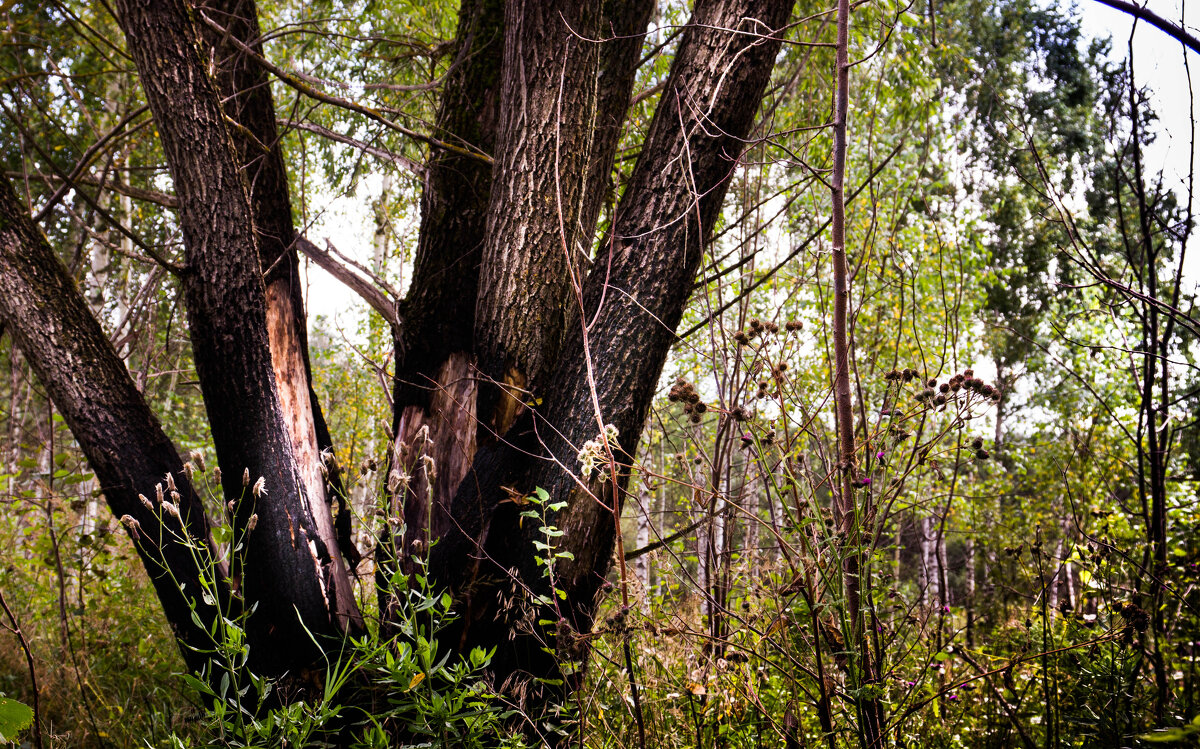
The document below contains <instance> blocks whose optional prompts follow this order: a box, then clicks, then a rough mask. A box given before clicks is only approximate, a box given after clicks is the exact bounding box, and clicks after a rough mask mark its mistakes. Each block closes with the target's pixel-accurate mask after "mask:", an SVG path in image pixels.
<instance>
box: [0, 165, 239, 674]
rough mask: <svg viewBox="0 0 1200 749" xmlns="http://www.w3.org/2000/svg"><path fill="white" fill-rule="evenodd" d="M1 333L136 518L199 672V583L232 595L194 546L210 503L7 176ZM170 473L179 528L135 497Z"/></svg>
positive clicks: (110, 494) (116, 508)
mask: <svg viewBox="0 0 1200 749" xmlns="http://www.w3.org/2000/svg"><path fill="white" fill-rule="evenodd" d="M0 327H7V328H8V330H9V331H10V332H11V333H12V335H13V340H14V342H15V343H16V345H17V346H18V347H20V349H21V351H22V353H24V355H25V357H26V358H27V359H28V360H29V362H30V364H31V365H32V366H33V369H34V371H35V372H36V373H37V376H38V379H39V380H40V381H41V383H42V385H43V386H44V387H45V388H46V392H47V394H48V395H49V396H50V399H51V401H52V402H53V403H54V405H55V406H56V407H57V408H58V410H59V412H61V413H62V415H63V418H64V419H66V422H67V426H69V427H70V429H71V433H72V434H73V435H74V436H75V440H76V441H77V442H78V443H79V446H80V448H81V449H82V450H83V453H84V455H86V456H87V459H88V463H89V464H90V465H91V467H92V470H93V471H95V473H96V478H97V480H98V481H99V483H100V487H101V490H102V491H103V492H104V498H105V500H106V501H107V502H108V506H109V508H110V509H111V510H112V513H113V515H114V516H115V517H117V518H121V517H123V516H126V515H128V516H129V517H131V518H132V519H133V520H134V521H136V523H137V526H136V527H137V528H140V531H136V532H134V533H131V535H132V536H133V538H134V540H135V544H134V545H135V547H136V548H137V551H138V555H139V556H140V557H141V559H142V563H143V564H144V565H145V567H146V571H147V573H149V575H150V579H151V580H152V581H153V582H154V587H155V590H156V592H157V593H158V597H159V599H160V600H161V601H162V605H163V611H164V613H165V614H166V616H167V621H168V622H170V624H171V627H172V629H173V630H174V631H175V634H176V636H177V637H178V638H179V642H180V650H181V651H182V653H183V658H184V660H185V661H186V662H187V664H188V667H189V668H191V669H192V670H194V671H197V672H198V671H200V669H201V668H202V667H203V666H204V664H205V657H204V656H203V653H204V652H206V651H208V650H210V649H211V648H212V639H211V637H210V636H209V634H208V631H209V628H210V626H213V622H214V621H215V620H216V617H218V616H219V611H218V610H217V607H216V606H214V605H211V604H209V603H205V601H204V600H202V599H201V596H200V595H199V591H200V590H202V585H201V582H200V580H201V578H202V577H203V576H207V579H208V580H209V582H210V584H211V585H213V586H214V588H215V589H216V590H218V591H220V593H219V595H220V596H222V597H225V598H227V597H228V590H227V589H226V588H225V584H224V581H223V579H222V576H220V575H214V574H213V573H214V570H204V569H201V568H200V567H199V566H198V564H197V555H196V553H194V550H193V549H192V548H189V544H190V545H192V546H194V547H195V549H204V548H205V547H206V546H208V543H209V529H208V522H207V520H206V519H205V515H204V508H203V505H202V504H201V502H200V499H199V498H198V497H197V496H196V493H195V492H194V491H193V490H192V487H191V485H190V483H189V482H188V480H187V476H186V475H184V473H183V461H181V460H180V458H179V455H178V453H176V451H175V448H174V446H173V445H172V444H171V441H170V440H169V439H168V438H167V436H166V434H164V433H163V430H162V427H161V426H160V425H159V423H158V420H157V419H156V418H155V417H154V414H153V413H151V411H150V408H149V407H148V406H147V405H146V401H145V400H144V399H143V398H142V395H141V393H140V392H139V391H138V389H137V386H136V385H135V384H134V382H133V380H132V379H131V378H130V376H129V372H128V370H126V368H125V363H124V362H123V361H121V358H120V357H119V356H118V355H117V352H116V350H115V349H114V348H113V346H112V344H111V343H110V342H109V340H108V336H107V335H105V333H104V331H103V330H102V329H101V327H100V323H98V322H97V321H96V319H95V317H93V316H92V314H91V312H90V311H89V310H88V306H87V302H86V301H85V300H84V298H83V295H82V294H80V292H79V289H78V287H77V286H76V285H75V282H74V281H73V280H72V279H71V277H70V275H69V273H68V271H67V268H66V266H65V265H64V264H63V263H62V261H61V260H59V258H58V257H57V256H56V255H55V254H54V251H53V250H52V249H51V248H50V246H49V245H48V244H47V243H46V240H45V239H44V238H43V237H42V235H41V233H40V232H39V231H38V230H37V228H36V227H35V226H34V225H33V222H32V221H31V220H30V218H29V215H28V214H27V213H25V210H24V206H23V205H22V203H21V201H20V200H18V199H17V197H16V195H14V194H13V191H12V188H11V187H10V186H9V183H8V181H7V180H0ZM167 473H171V474H172V475H173V477H174V480H175V484H176V487H177V488H178V490H179V495H180V496H179V499H178V500H177V501H176V502H175V505H176V506H177V507H178V508H179V512H180V515H181V517H182V520H183V522H182V523H181V522H180V521H179V520H176V519H174V518H173V517H172V516H169V515H164V514H163V510H162V509H161V507H160V508H158V509H157V510H156V511H151V510H150V509H148V508H146V507H145V506H143V504H142V503H141V501H140V500H139V499H138V494H139V493H141V494H147V495H150V496H155V490H154V486H155V484H158V483H160V482H162V481H163V480H164V478H165V476H166V474H167ZM161 520H165V522H166V525H167V528H166V529H164V528H163V526H162V525H161V523H160V521H161ZM176 534H180V535H176ZM214 578H216V579H214ZM193 610H194V611H195V614H196V617H197V619H198V621H193V619H192V611H193Z"/></svg>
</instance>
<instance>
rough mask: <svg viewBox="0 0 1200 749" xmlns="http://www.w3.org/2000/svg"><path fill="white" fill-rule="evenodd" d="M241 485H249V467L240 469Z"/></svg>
mask: <svg viewBox="0 0 1200 749" xmlns="http://www.w3.org/2000/svg"><path fill="white" fill-rule="evenodd" d="M242 486H250V469H249V468H243V469H242Z"/></svg>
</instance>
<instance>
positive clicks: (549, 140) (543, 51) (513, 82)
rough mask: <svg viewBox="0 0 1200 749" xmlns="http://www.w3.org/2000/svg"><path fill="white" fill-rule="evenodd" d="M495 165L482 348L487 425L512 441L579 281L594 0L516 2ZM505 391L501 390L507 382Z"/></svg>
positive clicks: (592, 95) (594, 61) (480, 314)
mask: <svg viewBox="0 0 1200 749" xmlns="http://www.w3.org/2000/svg"><path fill="white" fill-rule="evenodd" d="M504 23H505V26H504V73H503V76H502V78H501V81H500V120H499V123H498V126H497V131H496V163H495V165H494V166H493V169H492V192H491V201H490V204H489V205H488V213H487V217H488V218H487V232H486V234H485V237H484V245H483V257H482V264H481V266H480V294H479V297H478V302H477V304H476V317H475V341H476V353H477V356H478V364H479V369H480V372H481V374H482V375H483V377H484V378H485V380H490V381H491V382H490V383H489V385H488V386H485V387H483V388H482V389H481V390H480V395H481V397H480V400H479V404H478V414H479V418H480V421H481V422H482V423H483V424H484V425H485V426H486V427H489V428H490V429H491V430H492V431H494V432H495V433H496V434H503V433H504V432H506V431H507V430H508V428H509V427H510V426H511V425H512V423H513V421H514V419H515V418H516V417H517V415H518V414H520V412H521V411H522V410H523V408H524V404H525V403H527V402H530V401H532V400H533V398H535V397H537V396H538V395H540V394H541V392H542V387H543V386H544V385H545V380H546V378H547V376H548V375H549V373H550V372H551V370H552V369H553V368H554V366H555V364H556V363H557V362H556V360H555V357H556V356H557V354H558V350H559V346H560V344H561V342H562V336H563V332H564V330H565V321H566V319H567V312H568V304H567V300H568V298H569V295H570V293H571V289H572V282H573V280H577V279H581V278H582V272H583V270H582V268H581V267H580V264H581V262H582V261H583V259H584V256H585V250H584V245H583V243H584V242H590V239H591V237H590V233H589V236H587V237H584V236H583V232H582V231H581V229H582V227H581V226H580V212H581V209H582V207H583V203H584V199H585V195H584V189H585V187H586V184H587V172H588V164H589V156H590V152H591V146H592V129H593V119H594V116H595V111H596V81H597V65H598V61H599V50H598V49H597V45H596V43H595V42H593V41H590V40H592V39H595V37H596V35H597V33H598V31H599V28H600V14H599V6H598V4H595V3H592V2H589V0H553V1H548V0H514V1H510V2H509V3H508V4H507V5H506V6H505V12H504ZM496 384H498V385H499V387H496Z"/></svg>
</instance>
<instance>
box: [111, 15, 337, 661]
mask: <svg viewBox="0 0 1200 749" xmlns="http://www.w3.org/2000/svg"><path fill="white" fill-rule="evenodd" d="M116 5H117V10H118V13H119V16H120V19H119V20H120V23H121V27H122V29H123V30H124V32H125V37H126V41H127V46H128V49H129V53H130V55H131V56H132V58H133V60H134V63H135V65H136V66H137V69H138V75H139V78H140V79H141V82H142V87H143V89H144V91H145V93H146V99H147V101H148V103H149V104H150V109H151V111H152V112H153V114H154V118H155V121H156V123H157V124H158V129H159V140H160V142H161V143H162V146H163V151H164V153H165V154H166V157H167V163H168V166H169V167H170V171H171V176H172V179H173V181H174V183H175V191H176V194H177V195H178V197H179V205H180V213H179V219H180V226H181V228H182V230H183V238H184V246H185V249H186V258H187V266H188V267H187V272H186V273H185V274H184V278H183V281H184V283H183V286H184V295H185V299H186V304H187V313H188V323H189V326H188V327H189V333H190V335H191V340H192V349H193V352H194V356H195V362H196V374H197V377H198V379H199V381H200V388H201V391H202V392H203V394H204V403H205V408H206V410H207V412H208V417H209V423H210V425H211V428H212V436H213V442H214V445H215V447H216V452H217V457H218V461H219V463H220V465H221V466H222V470H223V471H224V490H225V496H226V499H228V500H232V501H235V502H237V506H236V512H235V524H236V525H237V526H238V528H239V529H244V528H245V525H246V523H247V521H248V520H249V518H250V516H251V514H257V515H258V526H257V528H256V530H255V531H254V533H253V534H252V536H251V538H250V541H249V543H248V545H247V547H248V548H247V554H246V559H245V565H244V567H242V568H240V569H235V570H233V574H234V576H235V579H237V578H240V584H241V587H242V590H243V592H244V594H245V597H246V599H247V601H249V602H253V603H254V604H256V605H257V609H256V610H255V613H254V614H253V615H252V616H251V617H250V620H249V622H248V631H249V634H250V637H251V638H252V641H253V642H255V643H256V644H257V646H256V647H253V648H251V665H252V667H253V668H254V669H255V670H256V671H258V672H259V673H263V674H268V675H271V674H279V673H282V672H284V671H293V672H294V671H297V670H300V669H302V668H305V667H307V666H308V665H309V664H310V663H312V662H313V661H315V660H316V659H317V658H319V657H320V655H321V651H320V648H319V647H318V646H317V645H316V644H314V643H313V639H312V636H311V635H310V633H312V635H315V636H316V637H317V638H318V639H319V638H321V637H326V636H328V637H336V636H337V635H339V634H340V633H341V632H343V631H345V630H346V629H347V628H348V627H350V626H352V624H353V622H354V621H355V620H356V619H357V616H358V615H357V611H355V610H353V609H350V610H347V609H346V608H344V607H343V606H340V605H339V604H340V603H342V602H344V601H346V600H347V599H348V596H346V595H345V592H344V591H343V590H341V588H342V587H343V586H345V585H346V583H345V579H344V577H343V578H341V579H339V576H338V574H339V569H340V568H339V562H338V559H337V556H338V551H337V548H336V547H333V548H330V546H329V545H328V544H326V542H325V541H324V540H323V539H322V534H321V532H320V529H321V524H319V523H318V521H317V519H316V518H315V517H314V514H313V507H312V506H310V504H309V501H308V498H307V497H308V495H307V492H306V490H305V482H304V479H303V476H302V474H301V472H300V468H299V465H298V463H297V460H296V457H295V454H294V452H293V450H294V445H293V441H292V437H291V433H290V431H289V429H288V426H287V422H286V421H285V415H284V412H283V409H282V407H281V399H280V395H279V389H278V388H277V387H276V379H275V378H276V374H275V367H274V364H273V360H272V352H271V347H270V340H269V338H268V334H267V332H266V331H267V315H266V308H267V293H266V289H265V288H264V285H263V279H262V271H261V269H260V267H259V260H258V254H257V247H258V242H257V237H256V236H255V231H254V227H255V224H254V220H253V210H252V207H251V202H250V193H249V191H248V189H247V185H246V182H245V179H244V175H243V174H242V171H241V169H240V166H239V161H238V158H237V152H236V149H235V147H234V144H233V141H232V139H231V138H230V136H229V133H228V129H227V127H226V122H225V113H224V112H223V111H222V108H221V104H220V98H219V96H220V94H219V91H218V90H217V87H216V84H215V83H214V81H213V80H212V79H211V78H210V77H209V75H208V73H207V72H206V69H205V66H204V64H203V61H202V60H201V59H200V57H199V54H198V53H197V49H196V44H195V36H196V33H197V32H196V29H195V27H194V25H193V23H192V20H191V11H190V9H189V8H188V7H187V5H186V4H185V3H184V2H183V0H153V1H151V0H118V2H117V3H116ZM292 405H293V406H294V405H296V404H292ZM243 471H248V472H249V477H250V481H256V480H257V479H258V478H259V477H262V478H263V479H264V481H265V486H266V493H265V494H264V495H263V496H261V497H260V498H257V499H255V498H254V497H252V496H250V492H249V491H248V490H247V488H246V487H245V486H244V485H243V482H242V474H243ZM348 600H349V601H350V603H351V604H353V599H352V598H349V599H348Z"/></svg>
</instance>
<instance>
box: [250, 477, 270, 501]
mask: <svg viewBox="0 0 1200 749" xmlns="http://www.w3.org/2000/svg"><path fill="white" fill-rule="evenodd" d="M250 493H251V494H253V495H254V497H255V498H256V499H257V498H259V497H262V495H264V494H266V493H267V480H266V479H265V478H263V477H262V476H259V477H258V481H255V482H254V488H252V489H251V490H250Z"/></svg>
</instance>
